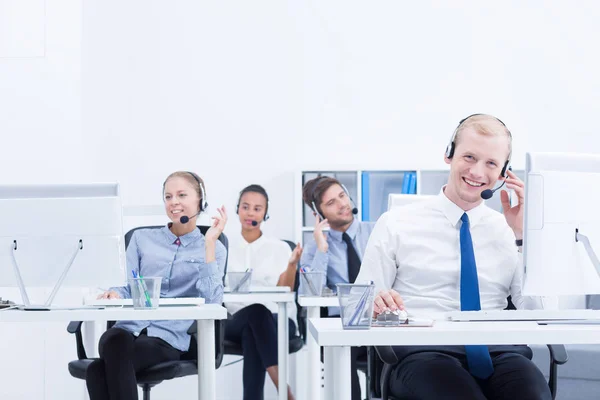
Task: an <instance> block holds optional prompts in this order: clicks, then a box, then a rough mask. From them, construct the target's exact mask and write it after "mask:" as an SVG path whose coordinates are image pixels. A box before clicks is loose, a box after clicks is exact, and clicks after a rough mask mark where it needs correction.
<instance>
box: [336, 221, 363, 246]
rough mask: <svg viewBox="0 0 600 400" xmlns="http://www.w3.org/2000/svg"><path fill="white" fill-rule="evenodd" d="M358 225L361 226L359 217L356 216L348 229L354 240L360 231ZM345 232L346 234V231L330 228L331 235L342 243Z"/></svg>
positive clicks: (347, 231)
mask: <svg viewBox="0 0 600 400" xmlns="http://www.w3.org/2000/svg"><path fill="white" fill-rule="evenodd" d="M358 226H359V222H358V219H357V218H356V217H354V218H353V219H352V223H351V224H350V226H349V227H348V229H347V230H346V233H347V234H348V236H350V239H352V240H354V238H355V237H356V234H357V233H358ZM343 234H344V232H340V231H336V230H335V229H330V230H329V236H331V238H332V239H334V240H336V241H337V242H340V243H341V242H342V235H343Z"/></svg>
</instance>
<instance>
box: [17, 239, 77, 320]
mask: <svg viewBox="0 0 600 400" xmlns="http://www.w3.org/2000/svg"><path fill="white" fill-rule="evenodd" d="M17 249H18V243H17V241H16V240H14V241H13V245H12V253H11V256H12V257H11V261H12V265H13V269H14V271H15V277H16V278H17V285H18V286H19V291H20V292H21V298H22V299H23V303H24V304H22V305H18V306H17V308H18V309H20V310H30V311H42V310H44V311H49V310H55V309H57V308H58V307H52V306H51V304H52V302H53V301H54V298H55V297H56V294H57V293H58V290H59V289H60V287H61V286H62V283H63V282H64V280H65V278H66V277H67V274H68V273H69V269H71V265H73V262H74V261H75V257H77V254H79V252H80V251H81V250H83V240H82V239H79V241H78V242H77V247H76V248H75V251H74V252H73V255H72V256H71V259H70V260H69V262H68V263H67V266H66V267H65V269H64V270H63V272H62V274H61V276H60V278H58V281H57V282H56V285H54V288H53V289H52V293H50V296H49V297H48V299H47V300H46V302H45V303H44V304H31V302H30V301H29V296H28V295H27V290H26V289H25V284H24V283H23V278H22V277H21V271H20V269H19V265H18V264H17V259H16V256H15V253H16V252H17ZM73 308H75V307H71V308H64V307H62V308H61V309H73ZM80 308H81V307H80ZM86 308H89V307H86Z"/></svg>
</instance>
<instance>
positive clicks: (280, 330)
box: [223, 291, 296, 400]
mask: <svg viewBox="0 0 600 400" xmlns="http://www.w3.org/2000/svg"><path fill="white" fill-rule="evenodd" d="M295 297H296V294H295V293H294V292H281V291H279V292H262V291H261V292H260V293H225V294H223V302H225V303H258V302H261V303H262V302H274V303H277V307H278V311H277V314H278V317H277V363H278V368H279V400H287V382H288V351H289V342H290V339H289V326H288V313H287V303H291V302H293V301H294V300H295Z"/></svg>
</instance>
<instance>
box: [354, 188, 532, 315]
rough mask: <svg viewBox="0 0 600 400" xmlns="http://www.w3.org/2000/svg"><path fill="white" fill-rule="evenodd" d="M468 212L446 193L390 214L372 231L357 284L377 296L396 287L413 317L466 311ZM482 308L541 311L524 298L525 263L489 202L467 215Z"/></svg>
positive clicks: (501, 217)
mask: <svg viewBox="0 0 600 400" xmlns="http://www.w3.org/2000/svg"><path fill="white" fill-rule="evenodd" d="M463 213H464V211H463V210H462V209H461V208H460V207H458V206H457V205H456V204H454V203H453V202H452V201H450V200H449V199H448V198H447V197H446V195H445V194H444V193H443V190H442V192H441V193H440V194H439V195H438V196H436V197H434V198H432V199H430V200H426V201H423V202H418V203H414V204H410V205H407V206H403V207H399V208H396V209H393V210H391V211H388V212H386V213H385V214H383V215H382V216H381V218H379V220H378V221H377V224H376V225H375V229H374V230H373V232H372V233H371V237H370V239H369V243H368V245H367V249H366V251H365V255H364V258H363V262H362V265H361V268H360V274H359V276H358V278H357V281H365V280H366V281H371V280H372V281H374V283H375V286H376V293H377V292H379V290H388V289H390V288H393V289H394V290H396V291H397V292H398V293H399V294H400V296H402V299H403V300H404V305H405V307H406V311H407V312H408V314H409V315H410V316H417V317H430V318H440V317H441V316H442V314H443V313H445V312H448V311H456V310H460V269H461V260H460V226H461V224H462V222H461V220H460V218H461V216H462V215H463ZM467 215H468V216H469V221H470V231H471V237H472V239H473V250H474V253H475V262H476V264H477V276H478V279H479V293H480V301H481V309H482V310H502V309H504V308H506V305H507V301H506V298H507V297H508V296H509V295H511V296H512V301H513V303H514V305H515V306H516V307H517V308H518V309H523V308H538V307H539V306H540V303H539V300H537V299H532V298H525V297H523V296H522V294H521V288H522V282H523V262H522V257H521V254H520V253H519V252H518V251H517V246H516V245H515V236H514V233H513V232H512V230H511V228H510V227H509V226H508V224H507V223H506V220H505V218H504V216H503V215H502V214H500V213H499V212H497V211H494V210H492V209H491V208H489V207H487V206H486V205H485V204H483V203H482V204H480V205H479V206H477V207H475V208H473V209H472V210H470V211H467Z"/></svg>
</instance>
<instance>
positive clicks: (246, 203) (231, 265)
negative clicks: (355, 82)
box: [225, 185, 302, 400]
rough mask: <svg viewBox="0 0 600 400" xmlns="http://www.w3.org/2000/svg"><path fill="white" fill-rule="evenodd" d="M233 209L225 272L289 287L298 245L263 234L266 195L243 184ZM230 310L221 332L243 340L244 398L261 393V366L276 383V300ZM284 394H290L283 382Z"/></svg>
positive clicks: (293, 314)
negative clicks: (234, 228)
mask: <svg viewBox="0 0 600 400" xmlns="http://www.w3.org/2000/svg"><path fill="white" fill-rule="evenodd" d="M236 212H237V214H238V216H239V218H240V222H241V224H242V232H241V233H242V234H241V237H240V238H236V237H232V238H231V240H230V244H229V259H228V262H227V264H228V272H243V271H246V270H247V269H249V268H250V269H252V286H288V287H289V288H290V290H294V284H295V279H296V269H297V265H298V261H299V260H300V256H301V255H302V246H300V243H298V244H297V245H296V248H295V249H294V251H292V250H291V249H290V247H289V246H288V244H287V243H285V242H284V241H282V240H279V239H276V238H272V237H268V236H266V235H264V234H263V232H262V231H261V229H260V226H261V225H262V223H263V222H264V221H266V220H267V219H268V218H269V196H268V194H267V192H266V190H265V189H264V188H263V187H262V186H260V185H250V186H247V187H245V188H244V189H242V191H241V192H240V197H239V199H238V205H237V208H236ZM225 306H226V307H227V311H229V312H230V313H231V314H232V316H231V317H230V318H228V319H227V322H226V325H225V338H226V339H227V340H231V341H233V342H238V343H240V344H241V346H242V352H243V355H244V367H243V378H242V383H243V386H244V399H245V400H254V399H262V398H263V397H264V394H263V388H264V385H265V371H266V373H268V374H269V377H270V378H271V380H272V381H273V383H274V384H275V386H276V387H278V388H279V384H278V374H279V372H278V371H279V370H278V367H277V314H276V312H277V305H276V304H275V303H272V302H271V303H264V304H263V303H253V304H240V303H226V304H225ZM288 315H289V316H290V317H291V318H289V332H290V337H292V336H294V335H295V332H296V324H297V322H296V306H295V304H291V305H290V306H289V307H288ZM288 399H292V400H293V399H294V396H293V395H292V392H291V390H290V389H289V388H288Z"/></svg>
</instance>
